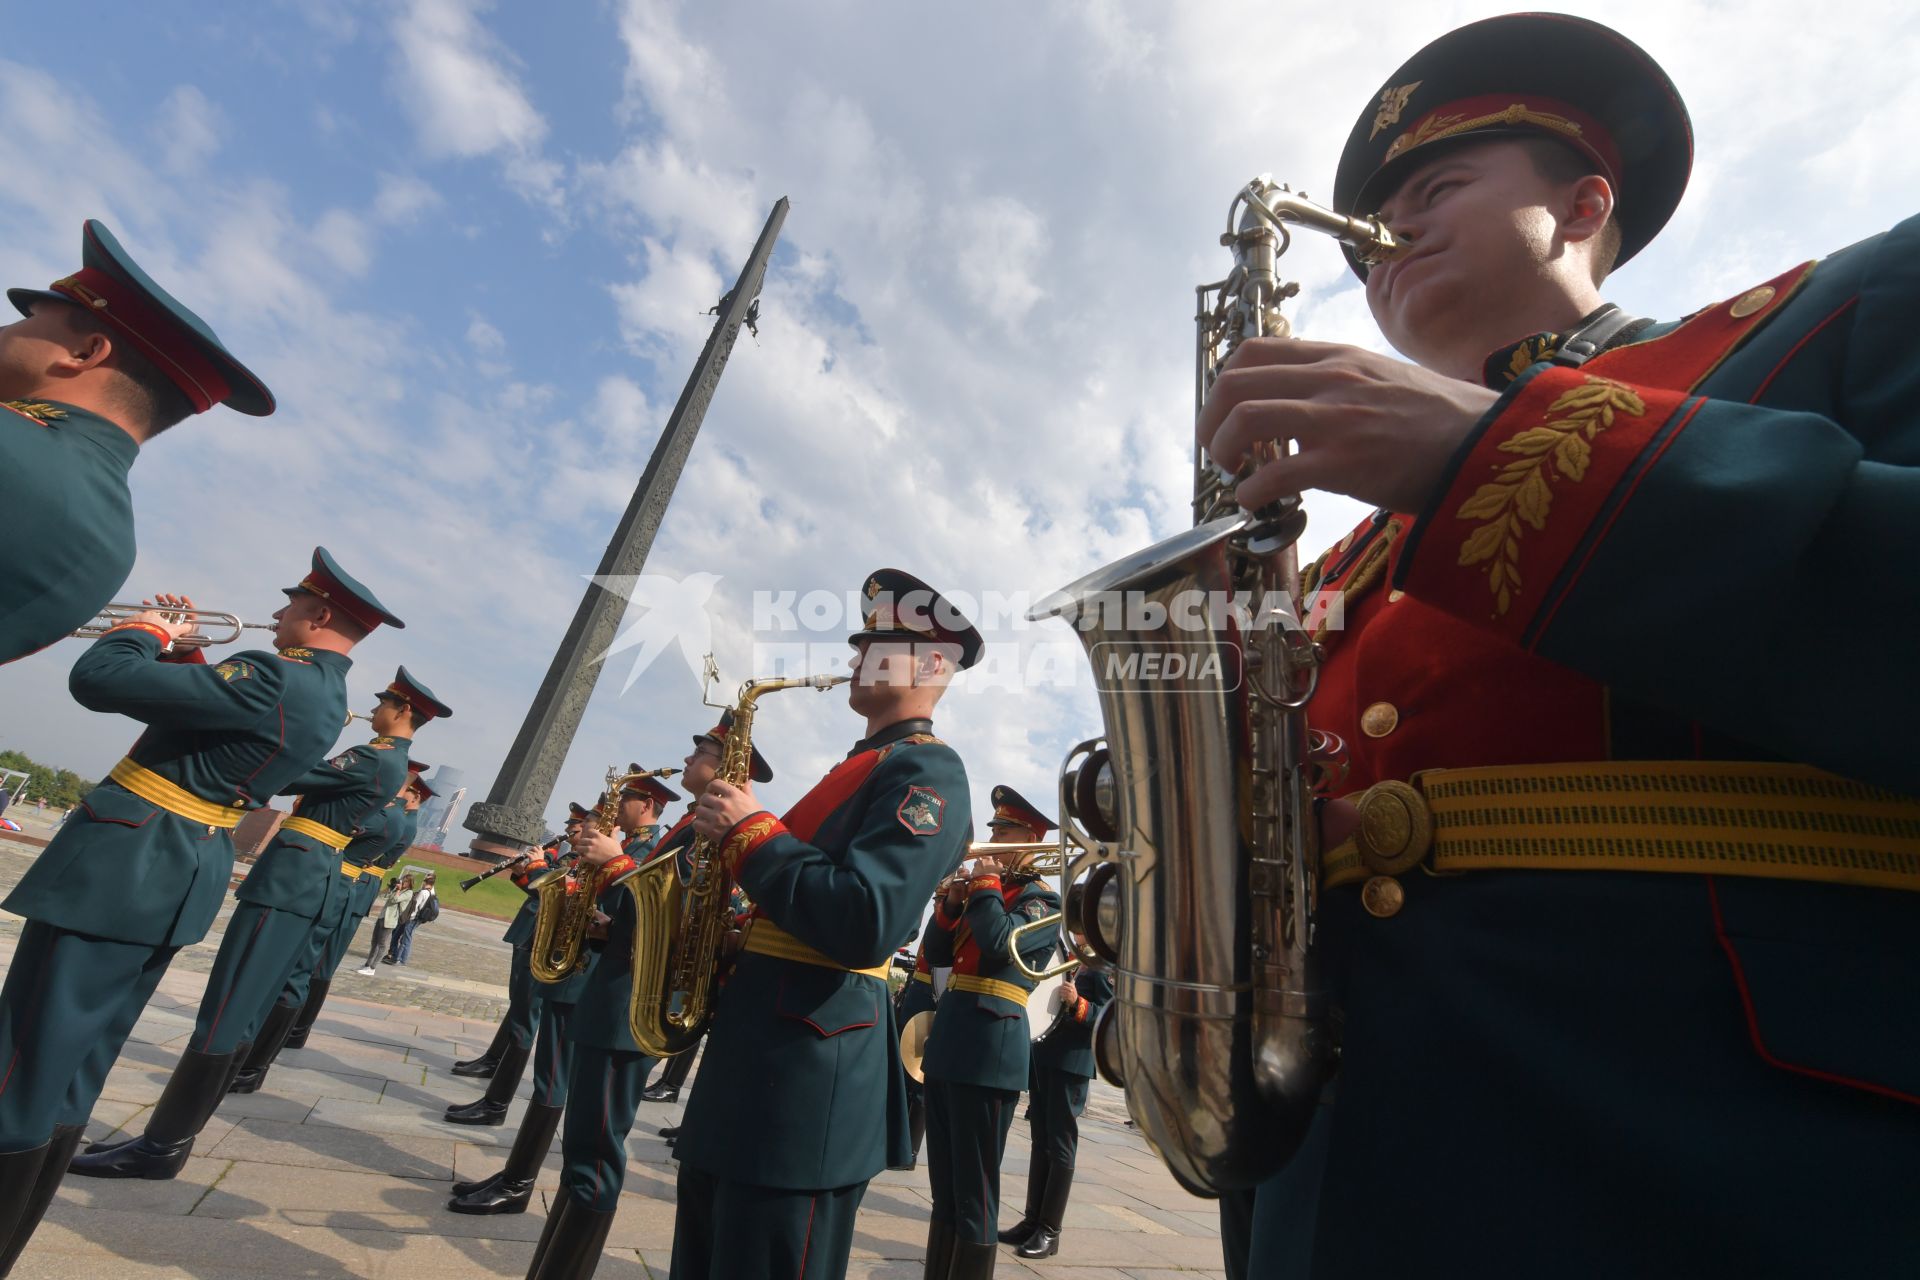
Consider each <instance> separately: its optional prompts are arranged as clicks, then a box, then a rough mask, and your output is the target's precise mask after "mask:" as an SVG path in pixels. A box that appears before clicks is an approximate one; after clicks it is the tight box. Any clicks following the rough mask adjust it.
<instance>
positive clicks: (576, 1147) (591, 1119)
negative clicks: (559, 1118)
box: [560, 1044, 659, 1213]
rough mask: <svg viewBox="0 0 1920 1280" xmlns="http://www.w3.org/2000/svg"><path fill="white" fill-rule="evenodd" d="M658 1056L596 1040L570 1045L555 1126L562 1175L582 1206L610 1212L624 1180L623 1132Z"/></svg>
mask: <svg viewBox="0 0 1920 1280" xmlns="http://www.w3.org/2000/svg"><path fill="white" fill-rule="evenodd" d="M657 1061H659V1059H657V1058H649V1057H648V1056H647V1055H646V1054H644V1053H632V1052H629V1051H627V1050H623V1049H602V1048H600V1047H598V1046H597V1045H590V1044H577V1045H575V1046H574V1047H573V1073H572V1078H571V1079H570V1080H569V1081H568V1082H567V1114H566V1120H565V1122H564V1124H563V1126H562V1128H561V1130H560V1160H561V1173H560V1178H561V1181H562V1182H563V1183H564V1184H565V1186H566V1189H567V1193H568V1194H569V1195H571V1196H572V1197H573V1198H574V1200H575V1201H577V1202H578V1203H579V1204H580V1205H581V1207H583V1208H587V1209H598V1210H600V1211H602V1212H604V1213H612V1212H613V1211H614V1210H615V1209H616V1208H618V1207H619V1204H620V1188H621V1187H622V1186H623V1185H624V1184H625V1183H626V1180H627V1135H628V1134H629V1133H631V1132H632V1131H633V1117H634V1115H635V1114H636V1113H637V1112H638V1111H639V1110H640V1091H641V1090H643V1089H645V1088H646V1087H647V1077H648V1076H649V1075H651V1074H652V1073H653V1064H654V1063H655V1062H657Z"/></svg>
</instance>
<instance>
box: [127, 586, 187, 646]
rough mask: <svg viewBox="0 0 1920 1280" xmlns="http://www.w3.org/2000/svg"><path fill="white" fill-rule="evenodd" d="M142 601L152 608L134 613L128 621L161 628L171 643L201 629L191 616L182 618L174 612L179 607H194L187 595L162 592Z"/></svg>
mask: <svg viewBox="0 0 1920 1280" xmlns="http://www.w3.org/2000/svg"><path fill="white" fill-rule="evenodd" d="M140 603H141V604H144V605H150V606H151V608H147V609H143V610H141V611H140V612H139V613H136V614H134V615H133V617H131V618H129V619H127V621H129V622H140V623H145V624H146V625H147V626H149V627H158V628H160V629H161V630H162V631H164V632H166V633H167V643H169V644H171V643H173V642H174V641H175V640H178V639H179V638H180V637H181V636H190V635H192V634H193V633H194V632H196V631H198V630H199V629H200V624H199V623H197V622H195V621H193V620H192V619H190V618H182V617H181V616H180V615H179V614H178V613H176V612H172V611H173V610H178V609H191V608H193V601H192V599H191V598H189V597H187V596H176V595H169V594H167V593H165V592H162V593H161V594H159V595H157V596H155V597H154V598H153V599H151V600H142V601H141V602H140Z"/></svg>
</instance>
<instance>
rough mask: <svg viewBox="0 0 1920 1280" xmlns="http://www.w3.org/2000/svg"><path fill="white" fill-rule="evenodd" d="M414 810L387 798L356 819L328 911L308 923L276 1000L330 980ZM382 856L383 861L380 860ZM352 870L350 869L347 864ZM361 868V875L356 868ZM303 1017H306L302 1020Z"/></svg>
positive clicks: (296, 997) (292, 999) (408, 835)
mask: <svg viewBox="0 0 1920 1280" xmlns="http://www.w3.org/2000/svg"><path fill="white" fill-rule="evenodd" d="M416 817H417V815H415V814H412V813H408V812H407V807H406V804H405V802H403V801H401V800H397V799H396V800H389V801H388V802H387V803H386V805H385V806H384V807H382V808H379V809H376V810H374V811H373V812H372V813H370V814H368V815H367V816H366V817H364V818H362V819H361V820H360V825H359V826H357V827H355V828H354V831H353V839H352V841H351V842H349V843H348V845H347V847H346V848H345V849H342V850H341V851H340V866H341V870H340V871H339V872H338V873H337V874H338V876H339V880H340V883H339V884H338V885H337V886H335V889H334V891H333V893H332V894H331V895H329V897H328V900H327V901H328V904H329V905H328V910H327V911H326V913H324V914H322V915H321V916H320V917H319V918H317V919H315V920H314V922H313V930H312V932H311V934H310V935H309V936H308V939H307V943H306V946H305V947H304V948H303V949H302V952H301V955H300V957H299V959H298V960H297V961H296V962H295V964H294V967H293V972H292V973H291V974H289V975H288V977H287V981H286V984H285V986H283V987H282V988H281V993H280V999H281V1000H282V1002H284V1003H287V1004H295V1005H299V1004H304V1003H305V1002H306V999H307V990H308V986H309V984H310V983H311V982H312V980H313V979H315V978H319V979H321V980H323V981H327V982H331V981H333V975H334V973H335V972H336V971H337V970H338V969H339V968H340V962H341V961H342V960H344V959H346V955H347V950H348V948H350V947H351V946H352V945H353V935H354V933H355V932H356V931H357V930H358V929H359V928H360V921H361V920H363V919H364V918H365V917H366V914H367V912H368V910H369V909H371V908H372V906H373V900H374V898H375V897H376V896H377V895H378V894H379V892H380V879H381V877H380V872H381V871H382V870H383V869H384V867H386V866H391V865H392V863H393V862H394V861H396V860H397V859H398V858H399V855H400V853H401V851H403V850H404V849H405V848H406V847H407V845H408V844H409V843H410V842H411V841H412V839H413V832H414V823H415V819H416ZM382 859H385V860H386V861H385V862H384V863H383V862H382ZM349 866H351V867H353V868H355V870H354V871H353V872H352V873H349V872H348V871H347V870H346V868H347V867H349ZM363 867H364V868H366V874H364V875H363V874H361V873H360V871H359V868H363ZM302 1021H303V1022H304V1021H305V1019H302Z"/></svg>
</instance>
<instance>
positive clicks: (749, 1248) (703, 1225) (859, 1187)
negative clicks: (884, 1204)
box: [668, 1164, 867, 1280]
mask: <svg viewBox="0 0 1920 1280" xmlns="http://www.w3.org/2000/svg"><path fill="white" fill-rule="evenodd" d="M866 1194H867V1184H866V1183H865V1182H856V1183H854V1184H853V1185H852V1186H850V1187H835V1188H833V1189H831V1190H827V1191H788V1190H785V1189H783V1188H780V1187H756V1186H751V1185H749V1184H747V1183H744V1182H734V1181H732V1180H730V1179H725V1178H716V1177H714V1176H713V1175H712V1174H710V1173H703V1172H701V1171H700V1170H699V1169H695V1168H693V1167H691V1166H689V1165H685V1164H683V1165H681V1166H680V1181H679V1186H678V1190H677V1195H676V1200H677V1203H676V1204H675V1206H674V1213H673V1263H672V1269H671V1270H670V1271H669V1272H668V1278H669V1280H769V1278H770V1277H777V1280H843V1277H845V1275H846V1274H847V1255H848V1254H849V1253H851V1252H852V1251H853V1222H854V1218H855V1217H856V1216H857V1215H858V1214H859V1212H860V1200H861V1197H863V1196H865V1195H866Z"/></svg>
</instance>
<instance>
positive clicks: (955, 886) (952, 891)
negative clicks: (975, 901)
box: [947, 875, 967, 910]
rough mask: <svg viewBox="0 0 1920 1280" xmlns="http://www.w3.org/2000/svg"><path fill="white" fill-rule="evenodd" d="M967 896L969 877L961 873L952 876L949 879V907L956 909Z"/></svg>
mask: <svg viewBox="0 0 1920 1280" xmlns="http://www.w3.org/2000/svg"><path fill="white" fill-rule="evenodd" d="M966 898H967V878H966V877H965V876H961V875H955V876H951V877H949V878H948V880H947V908H948V909H949V910H956V909H958V908H959V906H960V904H961V903H962V902H965V901H966Z"/></svg>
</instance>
